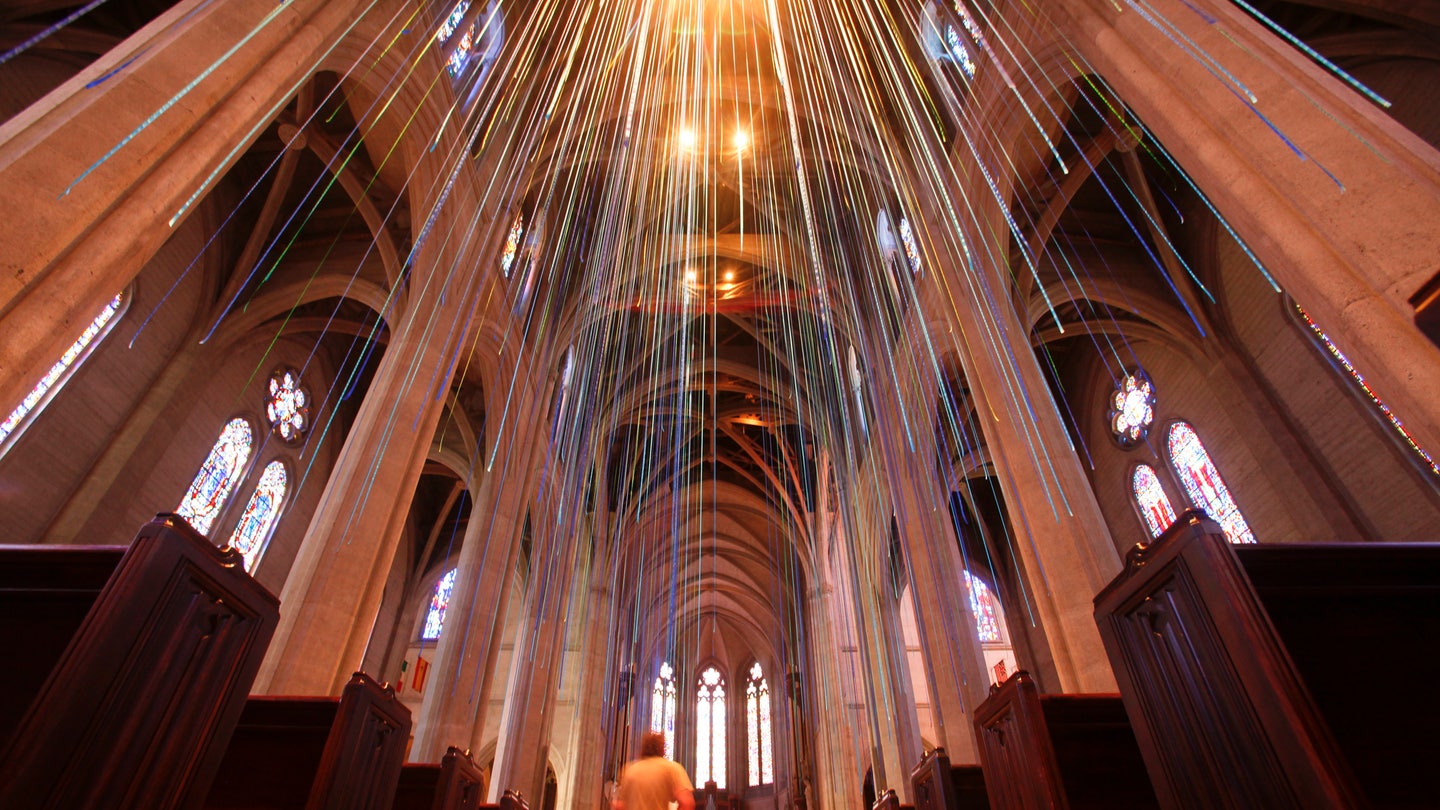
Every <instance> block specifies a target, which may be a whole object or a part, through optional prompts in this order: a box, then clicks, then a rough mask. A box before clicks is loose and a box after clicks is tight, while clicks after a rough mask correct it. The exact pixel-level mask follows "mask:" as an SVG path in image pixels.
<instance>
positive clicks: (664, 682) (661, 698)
mask: <svg viewBox="0 0 1440 810" xmlns="http://www.w3.org/2000/svg"><path fill="white" fill-rule="evenodd" d="M676 698H677V694H676V690H675V670H674V668H672V667H671V666H670V662H668V661H666V662H664V663H662V664H661V665H660V674H659V675H657V676H656V677H655V686H654V687H653V688H651V690H650V730H651V731H658V732H660V733H661V734H663V735H665V757H666V758H667V759H671V760H673V759H675V704H676Z"/></svg>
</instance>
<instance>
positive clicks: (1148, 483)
mask: <svg viewBox="0 0 1440 810" xmlns="http://www.w3.org/2000/svg"><path fill="white" fill-rule="evenodd" d="M1130 492H1131V493H1132V494H1133V495H1134V496H1135V504H1136V505H1137V506H1139V507H1140V514H1141V516H1143V517H1144V518H1145V528H1146V529H1149V530H1150V536H1151V537H1159V536H1160V533H1161V532H1163V531H1165V530H1166V529H1168V528H1170V526H1171V524H1173V523H1174V522H1175V510H1174V508H1172V507H1171V506H1170V496H1168V495H1166V494H1165V488H1164V487H1162V486H1160V477H1159V476H1158V475H1156V474H1155V470H1154V468H1152V467H1151V466H1150V465H1148V464H1140V465H1137V466H1136V467H1135V472H1133V473H1131V474H1130Z"/></svg>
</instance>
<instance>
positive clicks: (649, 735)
mask: <svg viewBox="0 0 1440 810" xmlns="http://www.w3.org/2000/svg"><path fill="white" fill-rule="evenodd" d="M640 756H642V757H663V756H665V735H664V734H661V733H660V732H658V731H647V732H645V733H644V734H643V735H641V736H640Z"/></svg>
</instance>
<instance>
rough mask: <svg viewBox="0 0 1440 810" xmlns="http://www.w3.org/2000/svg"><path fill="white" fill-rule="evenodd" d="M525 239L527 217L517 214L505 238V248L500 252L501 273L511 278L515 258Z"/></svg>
mask: <svg viewBox="0 0 1440 810" xmlns="http://www.w3.org/2000/svg"><path fill="white" fill-rule="evenodd" d="M524 238H525V215H524V214H516V215H515V219H514V220H513V221H512V222H511V223H510V232H509V233H508V234H507V235H506V236H505V248H504V249H503V250H501V251H500V273H501V274H502V275H504V276H505V278H509V277H510V270H511V269H512V268H513V267H514V265H515V257H516V256H517V255H518V254H519V253H520V242H521V240H523V239H524Z"/></svg>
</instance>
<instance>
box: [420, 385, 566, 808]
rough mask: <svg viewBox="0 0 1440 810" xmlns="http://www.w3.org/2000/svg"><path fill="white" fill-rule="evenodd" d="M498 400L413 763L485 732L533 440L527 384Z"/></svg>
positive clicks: (470, 743) (493, 401)
mask: <svg viewBox="0 0 1440 810" xmlns="http://www.w3.org/2000/svg"><path fill="white" fill-rule="evenodd" d="M518 385H519V383H518V381H517V386H518ZM505 402H506V400H505V397H504V396H503V391H501V392H497V393H496V394H494V395H492V396H490V397H489V403H490V406H489V408H487V410H488V412H490V413H496V414H506V415H505V416H504V417H502V418H500V423H501V427H500V429H499V430H497V435H495V436H494V437H493V441H494V442H495V443H496V447H495V449H494V452H493V453H492V454H491V457H492V458H494V460H495V461H494V467H492V468H491V469H490V470H488V471H486V472H485V475H484V480H483V483H482V485H481V488H480V494H479V495H478V496H477V497H476V500H475V504H476V506H475V509H474V510H473V511H472V512H471V518H470V524H469V525H468V526H467V527H466V531H465V538H464V540H463V541H462V544H461V546H460V560H459V563H458V566H457V567H458V568H459V573H457V574H456V575H455V582H456V587H455V590H454V591H453V592H452V594H451V597H450V598H451V602H450V607H449V609H448V611H447V621H446V630H447V632H445V633H442V634H441V636H440V641H439V643H438V644H437V645H436V646H435V662H434V664H433V665H432V666H431V670H430V673H431V674H430V678H431V679H432V680H431V683H430V685H429V686H428V687H427V688H426V690H425V698H424V702H423V703H422V705H421V709H420V715H419V717H418V718H417V720H416V724H415V743H414V745H413V746H412V747H411V751H410V757H411V759H412V760H414V761H417V762H438V761H439V760H440V757H441V756H443V755H444V753H445V748H446V746H449V745H457V746H461V747H468V748H473V749H475V750H479V747H480V742H481V740H480V736H481V735H482V734H483V733H484V731H485V720H486V716H485V715H486V711H487V709H488V707H489V693H490V688H491V684H492V683H493V679H494V672H495V665H496V657H497V655H498V654H499V652H500V646H501V643H502V641H503V636H504V632H505V622H506V615H507V611H508V610H509V608H510V599H509V598H508V591H509V588H510V577H511V575H512V573H513V572H514V570H515V563H516V560H517V555H518V553H519V548H520V533H521V529H522V526H523V523H524V520H525V512H526V508H527V506H528V504H529V502H530V493H531V491H532V490H533V487H534V458H535V455H536V453H537V452H538V447H539V446H540V445H541V441H539V437H538V436H537V433H538V432H539V431H540V429H541V428H540V426H541V422H540V421H539V420H538V419H537V418H536V416H535V412H536V410H537V409H536V407H535V402H534V393H533V391H530V390H529V389H527V388H525V387H523V386H520V387H519V388H518V389H517V391H516V397H515V399H514V400H513V402H512V404H511V405H510V406H509V408H508V410H507V408H506V405H505ZM507 422H508V423H509V424H508V425H507V424H506V423H507ZM517 654H518V653H517ZM492 781H493V780H492Z"/></svg>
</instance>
